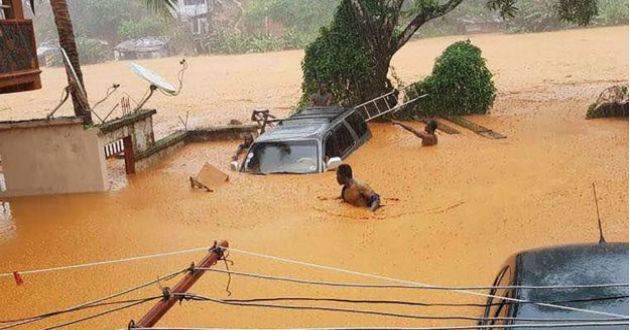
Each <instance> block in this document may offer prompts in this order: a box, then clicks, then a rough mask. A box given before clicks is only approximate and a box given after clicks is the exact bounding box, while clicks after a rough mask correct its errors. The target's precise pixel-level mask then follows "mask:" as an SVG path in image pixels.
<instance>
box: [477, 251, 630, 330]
mask: <svg viewBox="0 0 630 330" xmlns="http://www.w3.org/2000/svg"><path fill="white" fill-rule="evenodd" d="M615 283H617V284H619V285H618V286H600V287H597V286H596V285H598V284H599V285H602V284H604V285H605V284H615ZM627 283H628V243H600V244H579V245H567V246H559V247H551V248H543V249H537V250H530V251H524V252H521V253H518V254H516V255H515V256H512V257H510V258H509V259H508V261H507V262H506V263H505V265H504V266H503V268H502V269H501V271H500V272H499V274H498V275H497V277H496V278H495V280H494V283H493V285H492V286H493V287H497V286H499V287H502V288H498V289H493V290H490V292H489V294H490V295H491V297H489V298H488V301H487V304H486V308H485V312H484V314H483V318H484V319H487V320H484V321H481V322H480V323H479V325H482V326H484V328H490V329H494V328H493V327H492V325H497V329H502V328H503V327H504V326H507V327H508V328H510V326H512V325H517V326H518V327H519V329H527V330H530V329H531V330H534V329H539V328H538V327H536V325H534V324H532V323H531V322H529V321H524V320H518V319H534V318H539V319H550V320H554V319H555V320H558V319H562V320H563V321H564V322H566V321H565V320H574V322H579V320H580V319H582V320H584V319H595V320H598V319H612V318H614V317H611V316H606V315H598V314H588V313H585V312H582V311H578V310H575V309H572V310H571V309H559V308H554V307H552V306H544V305H543V306H541V305H539V304H535V303H532V302H536V303H547V304H554V305H561V306H566V307H572V308H579V309H588V310H592V311H596V312H603V313H612V314H617V315H625V318H626V322H627V318H628V286H627ZM506 286H507V287H508V288H505V287H506ZM540 286H546V287H549V286H551V287H554V286H564V287H565V288H531V287H540ZM566 286H574V287H572V288H567V287H566ZM496 296H502V297H509V298H514V299H519V300H521V301H523V302H520V301H509V300H505V299H501V298H497V297H496ZM525 301H526V302H525ZM488 318H490V319H488ZM493 318H494V319H493ZM496 318H504V319H496ZM547 323H554V324H558V323H560V322H547ZM527 324H530V325H532V326H531V327H528V326H527ZM587 328H591V329H606V330H621V329H626V330H627V329H628V325H606V326H604V327H602V326H593V325H591V326H588V327H584V326H577V325H576V326H571V325H570V324H563V325H561V326H556V327H554V326H550V327H546V328H545V329H552V330H560V329H563V330H567V329H587Z"/></svg>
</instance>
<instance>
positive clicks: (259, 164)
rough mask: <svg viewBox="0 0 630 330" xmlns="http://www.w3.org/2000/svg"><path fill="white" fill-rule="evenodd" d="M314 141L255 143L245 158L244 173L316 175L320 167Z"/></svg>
mask: <svg viewBox="0 0 630 330" xmlns="http://www.w3.org/2000/svg"><path fill="white" fill-rule="evenodd" d="M317 160H318V152H317V143H316V141H314V140H301V141H286V142H285V141H282V142H279V141H271V142H260V143H255V144H254V145H253V146H252V147H251V148H250V149H249V153H247V156H246V157H245V161H244V164H243V172H250V173H260V174H269V173H299V174H303V173H315V172H317V165H318V162H317Z"/></svg>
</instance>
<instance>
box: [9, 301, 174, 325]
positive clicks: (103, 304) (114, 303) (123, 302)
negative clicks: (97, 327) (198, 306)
mask: <svg viewBox="0 0 630 330" xmlns="http://www.w3.org/2000/svg"><path fill="white" fill-rule="evenodd" d="M162 297H164V296H163V295H160V296H154V297H148V298H140V299H127V300H117V301H110V302H102V303H96V304H91V305H85V306H81V307H77V308H75V309H73V310H72V311H55V312H49V313H44V314H40V315H35V316H29V317H24V318H20V319H14V320H1V321H0V323H16V322H22V321H28V320H32V319H43V318H47V317H52V316H57V315H61V314H65V313H69V312H75V311H80V310H84V309H90V308H96V307H103V306H110V305H121V304H128V303H132V302H138V301H141V300H145V299H159V298H162Z"/></svg>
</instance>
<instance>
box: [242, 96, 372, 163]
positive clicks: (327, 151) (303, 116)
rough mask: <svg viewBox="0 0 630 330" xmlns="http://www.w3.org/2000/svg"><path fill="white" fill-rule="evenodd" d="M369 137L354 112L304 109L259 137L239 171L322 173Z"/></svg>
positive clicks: (351, 110) (364, 124)
mask: <svg viewBox="0 0 630 330" xmlns="http://www.w3.org/2000/svg"><path fill="white" fill-rule="evenodd" d="M371 136H372V135H371V133H370V130H369V129H368V126H367V124H366V123H365V121H364V120H363V118H362V117H361V116H360V115H359V114H358V113H357V112H356V111H355V110H354V109H348V108H341V107H338V106H332V107H310V108H305V109H303V110H301V111H300V112H299V113H296V114H294V115H292V116H290V117H289V118H286V119H283V120H281V121H280V122H279V123H278V124H277V126H275V127H273V128H272V129H270V130H268V131H266V132H265V133H263V134H262V135H260V136H259V137H258V138H257V139H256V140H255V141H254V143H253V144H252V146H251V147H250V148H249V150H248V152H247V155H246V156H245V159H244V160H243V163H242V164H241V165H240V171H241V172H249V173H256V174H271V173H300V174H303V173H319V172H324V171H326V170H329V169H333V168H336V167H337V166H338V165H339V164H340V163H341V160H342V159H344V158H346V157H348V156H349V155H350V154H351V153H352V152H353V151H354V150H356V149H357V148H358V147H359V146H361V145H362V144H363V143H365V142H366V141H367V140H368V139H369V138H370V137H371Z"/></svg>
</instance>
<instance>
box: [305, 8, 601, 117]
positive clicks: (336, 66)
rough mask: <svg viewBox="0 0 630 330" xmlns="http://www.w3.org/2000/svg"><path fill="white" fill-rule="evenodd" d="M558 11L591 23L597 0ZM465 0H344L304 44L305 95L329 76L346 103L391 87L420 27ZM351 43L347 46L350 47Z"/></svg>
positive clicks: (507, 12) (505, 11)
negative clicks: (393, 72) (394, 63)
mask: <svg viewBox="0 0 630 330" xmlns="http://www.w3.org/2000/svg"><path fill="white" fill-rule="evenodd" d="M556 1H557V6H556V7H555V10H557V11H558V13H559V16H560V17H561V18H562V19H564V20H568V21H573V22H577V23H578V24H582V25H583V24H587V23H588V22H589V21H590V20H591V19H592V18H593V17H594V16H595V15H596V14H597V0H556ZM462 2H464V0H448V1H438V0H412V1H405V0H342V2H341V4H340V6H339V7H338V8H337V13H336V14H335V18H334V20H333V22H332V24H331V25H330V26H329V27H326V28H323V29H322V30H321V32H320V35H319V37H318V38H317V39H316V40H315V41H314V42H313V43H312V44H310V45H309V46H308V47H307V49H306V55H305V57H304V61H303V63H302V69H303V73H304V74H303V77H304V81H303V83H302V91H303V98H302V100H304V99H306V97H307V96H308V95H309V94H311V93H313V92H314V91H315V90H316V86H317V80H320V79H323V80H327V81H328V83H329V84H330V85H331V89H332V91H333V92H334V93H335V94H336V95H337V98H338V100H339V101H340V102H341V104H343V105H353V104H357V103H359V102H361V101H366V100H369V99H372V98H375V97H377V96H379V95H382V94H384V93H385V92H387V91H388V90H390V89H391V88H392V84H391V83H390V81H389V80H388V79H387V73H388V71H389V67H390V62H391V60H392V57H393V56H394V54H396V52H397V51H398V50H399V49H400V48H401V47H403V46H404V45H405V44H406V43H407V42H408V41H409V40H410V39H411V38H412V36H413V35H414V34H415V33H416V31H418V29H419V28H420V27H421V26H423V25H424V24H426V23H427V22H430V21H432V20H434V19H436V18H439V17H442V16H444V15H446V14H447V13H449V12H451V11H452V10H454V9H455V8H457V7H458V6H459V5H460V4H462ZM486 7H487V8H488V9H490V10H494V11H498V12H499V13H500V14H501V16H503V17H504V18H505V17H512V16H514V14H515V13H516V11H517V10H518V8H517V0H488V1H487V2H486ZM346 48H348V49H346Z"/></svg>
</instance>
